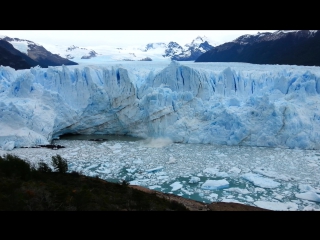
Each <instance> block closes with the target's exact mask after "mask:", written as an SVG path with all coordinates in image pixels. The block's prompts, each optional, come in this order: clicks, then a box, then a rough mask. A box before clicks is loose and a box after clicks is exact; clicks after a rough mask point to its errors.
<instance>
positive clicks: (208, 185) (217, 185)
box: [201, 179, 229, 190]
mask: <svg viewBox="0 0 320 240" xmlns="http://www.w3.org/2000/svg"><path fill="white" fill-rule="evenodd" d="M228 187H229V182H228V181H227V180H225V179H222V180H207V181H205V183H203V184H202V186H201V188H202V189H207V190H218V189H223V188H228Z"/></svg>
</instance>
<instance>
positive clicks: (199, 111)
mask: <svg viewBox="0 0 320 240" xmlns="http://www.w3.org/2000/svg"><path fill="white" fill-rule="evenodd" d="M319 94H320V68H319V67H310V66H309V67H307V66H291V65H257V64H247V63H194V62H179V63H178V62H175V61H172V62H170V61H168V62H166V61H162V62H128V61H124V62H106V63H104V64H92V65H76V66H68V67H66V66H61V67H49V68H40V67H34V68H31V69H25V70H17V71H15V70H14V69H12V68H10V67H3V66H1V67H0V147H1V148H2V149H3V150H5V149H6V150H10V149H12V148H13V146H14V147H15V148H19V147H26V146H34V145H39V144H48V143H50V142H51V141H52V140H53V139H57V138H59V136H61V135H63V134H67V133H74V134H121V135H130V136H135V137H142V138H149V137H151V138H164V139H170V140H171V141H173V142H176V143H204V144H220V145H242V146H263V147H280V148H299V149H320V135H319V133H320V110H319V108H318V106H319V101H320V97H319Z"/></svg>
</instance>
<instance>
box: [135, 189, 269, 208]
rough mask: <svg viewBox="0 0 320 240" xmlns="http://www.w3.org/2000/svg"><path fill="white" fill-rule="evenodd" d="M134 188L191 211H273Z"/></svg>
mask: <svg viewBox="0 0 320 240" xmlns="http://www.w3.org/2000/svg"><path fill="white" fill-rule="evenodd" d="M129 186H130V187H132V188H135V189H138V190H140V191H143V192H146V193H150V194H152V193H155V194H156V195H157V196H158V197H162V198H166V199H169V200H171V201H176V202H179V203H182V204H183V205H184V206H185V207H186V208H188V209H189V210H190V211H271V210H268V209H264V208H259V207H254V206H249V205H245V204H240V203H225V202H213V203H210V204H207V203H202V202H198V201H195V200H191V199H186V198H183V197H180V196H177V195H173V194H169V193H162V192H159V191H155V190H152V189H148V188H144V187H141V186H136V185H129Z"/></svg>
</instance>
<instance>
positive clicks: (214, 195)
mask: <svg viewBox="0 0 320 240" xmlns="http://www.w3.org/2000/svg"><path fill="white" fill-rule="evenodd" d="M218 196H219V195H218V194H216V193H211V194H210V195H209V197H210V198H218Z"/></svg>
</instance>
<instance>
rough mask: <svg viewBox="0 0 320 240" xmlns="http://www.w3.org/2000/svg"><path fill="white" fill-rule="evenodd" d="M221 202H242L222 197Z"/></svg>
mask: <svg viewBox="0 0 320 240" xmlns="http://www.w3.org/2000/svg"><path fill="white" fill-rule="evenodd" d="M221 202H227V203H241V204H243V203H242V202H239V201H238V200H236V199H232V198H230V199H229V198H223V199H222V201H221Z"/></svg>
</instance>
